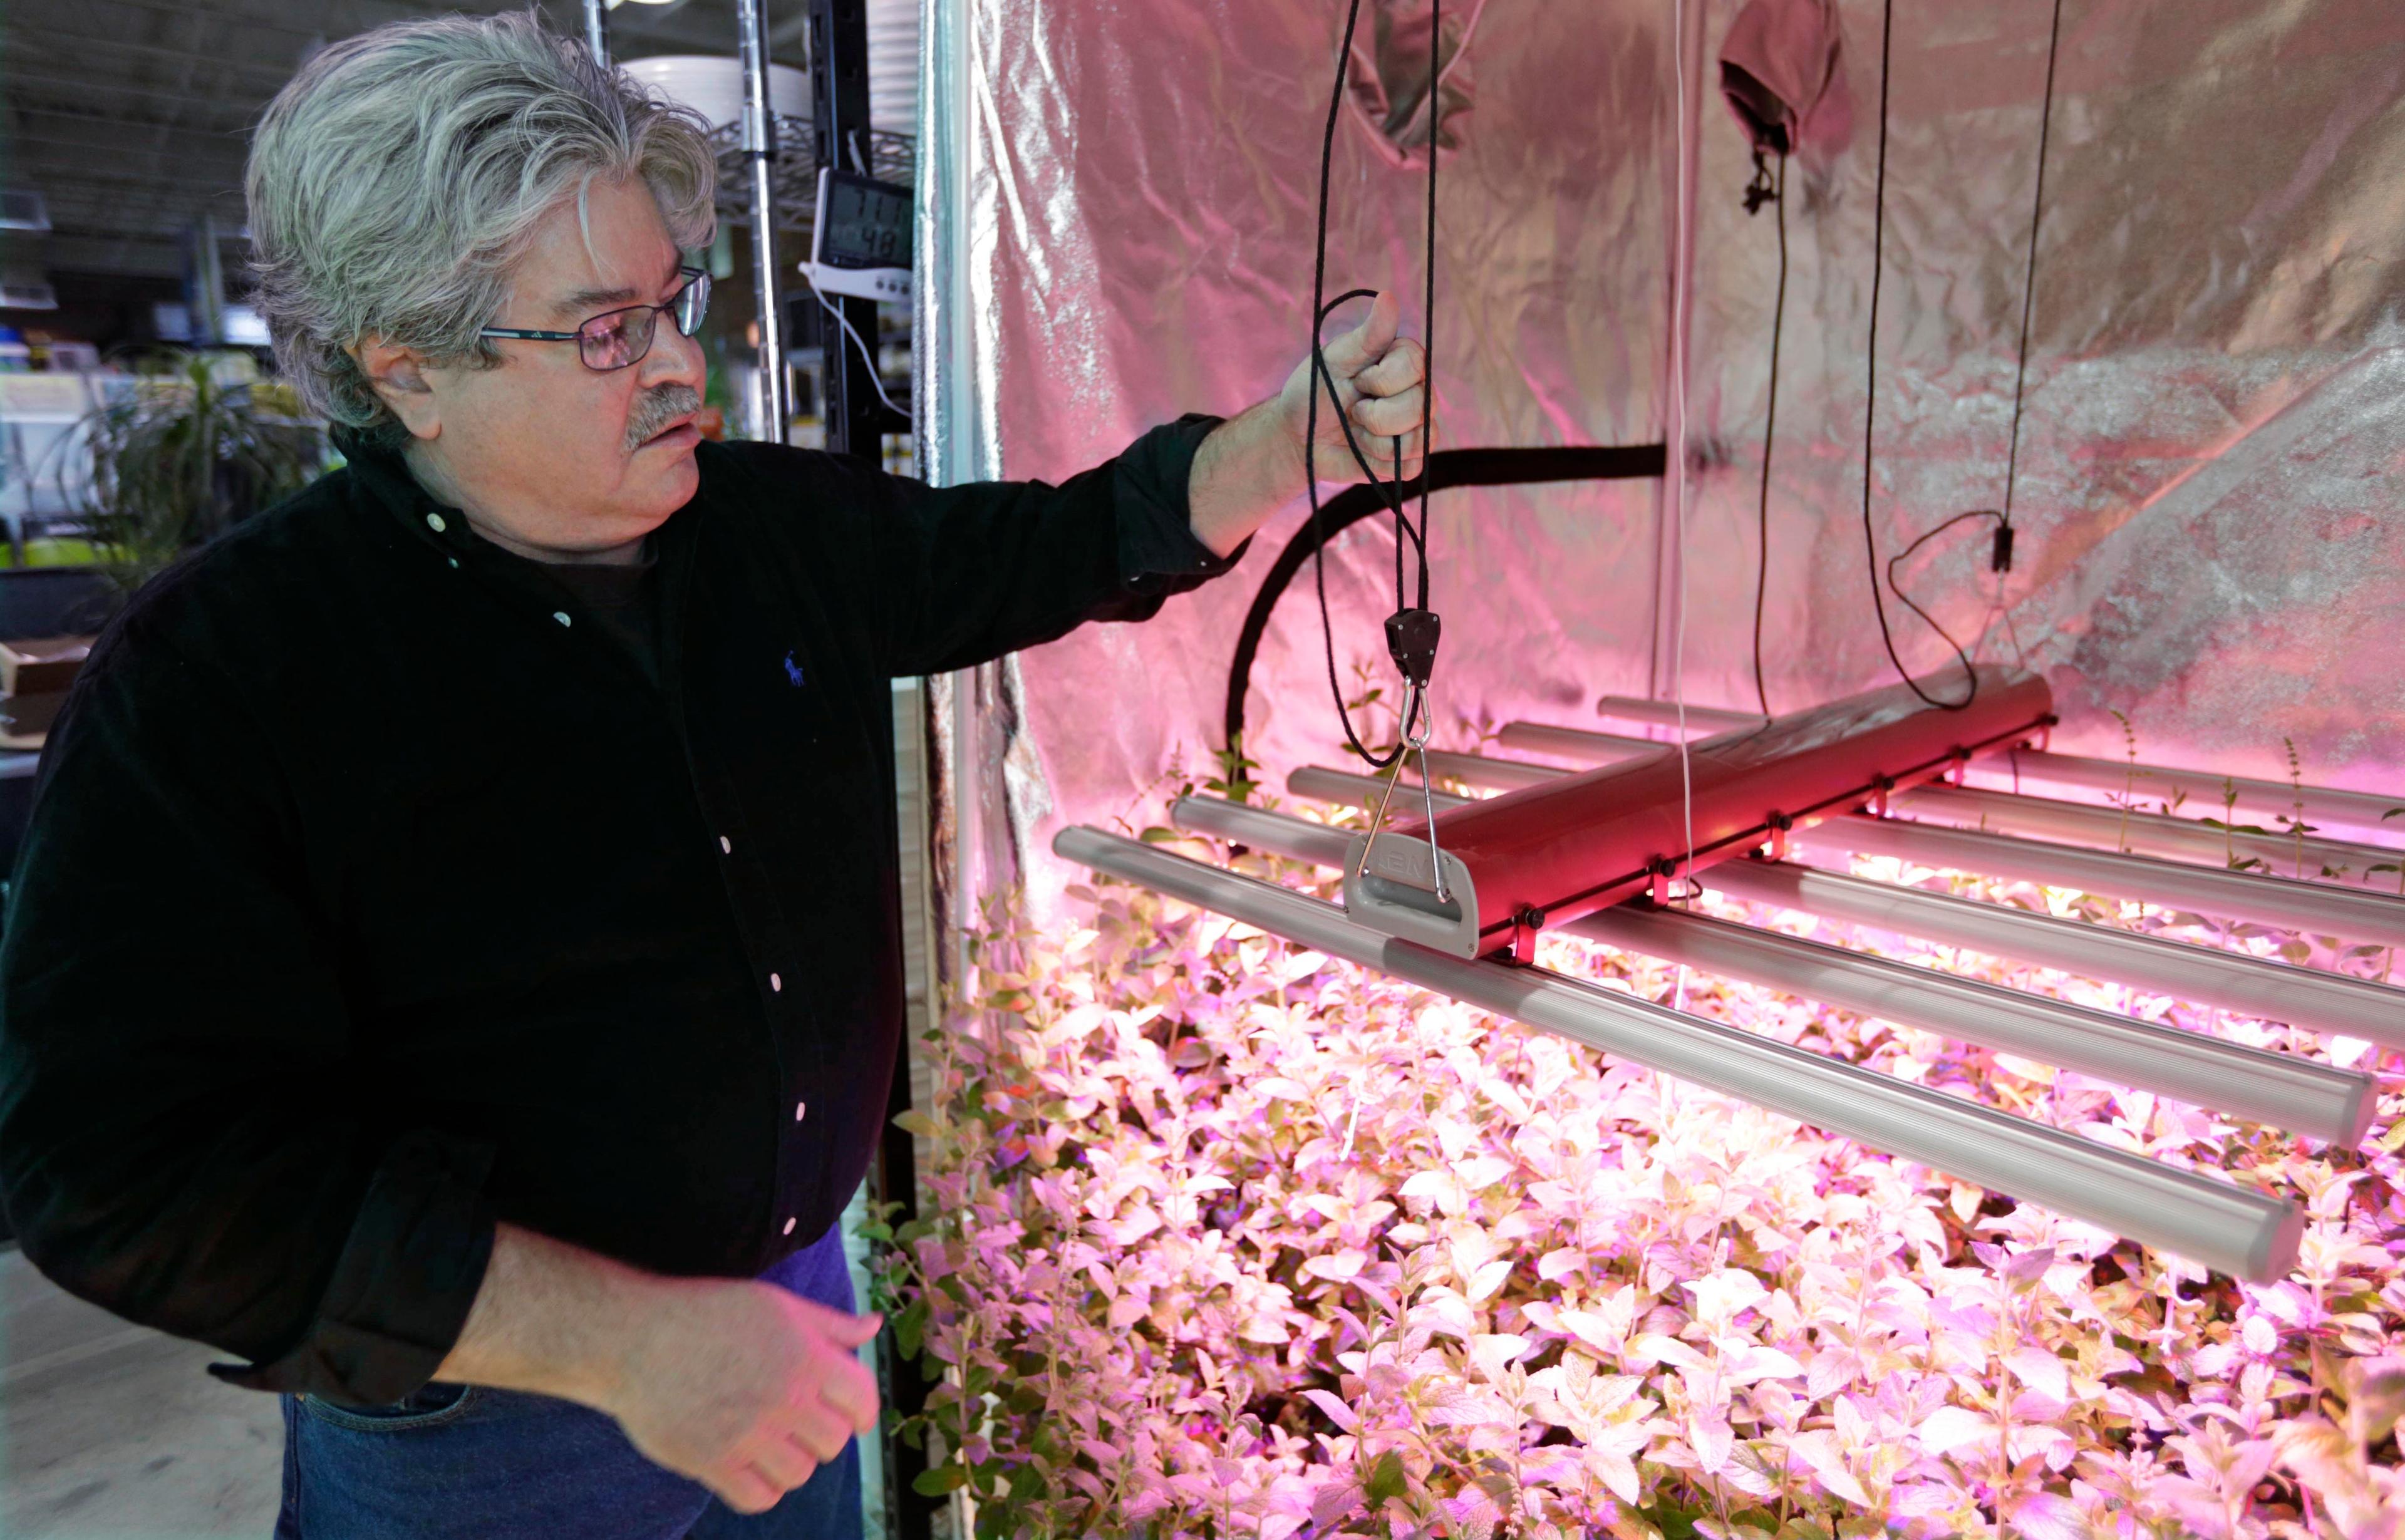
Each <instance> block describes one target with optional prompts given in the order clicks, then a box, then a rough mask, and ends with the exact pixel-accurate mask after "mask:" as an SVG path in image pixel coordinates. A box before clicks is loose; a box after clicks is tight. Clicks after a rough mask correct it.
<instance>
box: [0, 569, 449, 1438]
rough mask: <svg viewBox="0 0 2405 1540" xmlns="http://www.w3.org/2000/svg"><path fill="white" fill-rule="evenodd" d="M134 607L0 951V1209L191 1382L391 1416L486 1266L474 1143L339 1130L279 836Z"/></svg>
mask: <svg viewBox="0 0 2405 1540" xmlns="http://www.w3.org/2000/svg"><path fill="white" fill-rule="evenodd" d="M161 609H168V610H172V609H173V606H172V604H168V605H163V606H156V607H142V606H137V608H136V609H135V610H134V613H133V614H132V615H131V616H129V618H128V621H127V622H126V623H123V624H121V625H120V627H119V628H118V630H117V631H116V632H115V633H114V634H113V635H111V636H110V637H106V638H105V640H104V643H103V645H102V647H101V648H99V649H97V650H96V651H95V652H94V655H93V658H92V661H91V664H90V665H88V666H87V668H86V670H85V673H84V675H83V677H82V678H81V679H78V680H77V687H76V691H75V693H74V695H73V697H72V698H71V700H70V702H69V704H68V707H67V708H66V710H65V712H64V713H63V717H62V720H61V721H60V723H59V725H58V727H57V729H56V730H55V731H54V732H53V734H52V735H51V739H50V746H49V751H48V752H47V754H46V755H45V758H44V762H43V765H42V773H41V780H40V784H39V785H38V787H37V789H36V791H35V810H34V817H33V821H32V826H31V828H30V829H29V831H28V834H27V838H26V841H25V844H24V846H23V847H22V849H21V853H20V856H19V860H18V865H17V870H16V873H15V880H14V883H13V885H12V892H11V895H10V902H9V910H8V914H7V934H6V938H5V941H0V1200H5V1202H6V1205H7V1215H8V1219H9V1221H10V1223H11V1224H12V1225H14V1226H15V1228H16V1230H17V1232H18V1234H19V1236H20V1237H21V1241H22V1245H23V1249H24V1252H25V1254H26V1256H27V1257H28V1258H29V1259H30V1260H31V1261H32V1262H33V1263H34V1265H35V1267H38V1268H39V1269H40V1270H41V1271H42V1272H43V1273H45V1274H47V1275H48V1276H49V1277H50V1278H51V1279H52V1280H54V1281H57V1282H58V1283H59V1284H60V1285H61V1286H62V1287H63V1288H65V1289H66V1290H68V1291H69V1292H70V1293H73V1294H75V1295H80V1296H81V1297H83V1298H85V1299H88V1300H91V1301H92V1302H93V1303H95V1304H98V1305H101V1306H103V1307H105V1309H109V1310H112V1311H114V1312H115V1313H117V1314H118V1315H120V1316H122V1317H124V1318H125V1319H127V1320H129V1321H134V1322H136V1323H141V1324H144V1325H148V1326H154V1327H157V1328H159V1329H161V1330H162V1331H167V1332H171V1333H174V1334H176V1335H177V1336H180V1337H191V1338H195V1339H197V1340H200V1341H203V1342H206V1343H209V1344H211V1345H213V1346H216V1347H218V1348H220V1349H223V1350H225V1351H228V1352H231V1353H234V1354H238V1355H240V1356H241V1357H242V1358H244V1359H246V1360H247V1361H248V1362H247V1363H246V1364H244V1365H214V1366H213V1368H212V1372H214V1373H218V1374H219V1375H220V1376H221V1377H222V1378H224V1379H230V1380H232V1381H233V1382H235V1383H237V1384H242V1385H246V1386H249V1387H252V1388H255V1389H260V1390H276V1391H291V1392H306V1393H311V1394H315V1395H319V1396H322V1397H325V1398H327V1399H329V1400H333V1401H337V1402H344V1403H348V1404H352V1405H378V1404H383V1403H387V1402H391V1401H396V1400H399V1399H401V1397H402V1396H404V1395H406V1394H408V1393H410V1392H411V1391H413V1390H415V1388H416V1387H417V1386H419V1385H421V1384H423V1383H424V1382H425V1381H426V1380H427V1379H429V1378H430V1377H431V1376H432V1374H433V1372H434V1369H435V1368H436V1366H437V1365H440V1364H441V1363H442V1361H443V1358H444V1356H445V1355H446V1354H447V1353H448V1352H449V1351H450V1349H451V1347H452V1346H453V1345H454V1344H455V1343H456V1341H457V1337H458V1334H459V1330H460V1327H461V1325H462V1324H463V1323H465V1321H466V1319H467V1313H468V1309H469V1307H470V1306H471V1304H472V1303H473V1301H474V1298H475V1295H476V1291H477V1289H478V1287H479V1286H480V1285H481V1283H482V1281H483V1278H484V1271H485V1262H486V1260H487V1259H488V1257H489V1256H490V1254H491V1250H492V1238H493V1216H492V1214H491V1212H490V1211H489V1209H488V1207H487V1205H486V1201H485V1196H484V1184H485V1175H486V1172H487V1169H488V1168H489V1167H490V1165H491V1162H492V1159H493V1155H494V1150H493V1148H492V1146H491V1144H490V1142H489V1141H485V1140H481V1139H478V1138H474V1137H471V1136H469V1135H465V1134H461V1133H457V1132H454V1131H449V1130H445V1129H442V1128H439V1127H428V1128H407V1127H403V1128H399V1129H396V1128H394V1127H390V1125H389V1122H388V1120H385V1119H375V1118H370V1117H367V1116H363V1115H362V1114H361V1113H360V1112H359V1108H360V1107H361V1106H362V1104H363V1098H362V1097H361V1095H360V1086H361V1080H360V1075H361V1064H360V1060H359V1056H358V1054H357V1052H356V1047H357V1045H356V1044H355V1043H354V1042H353V1040H352V1026H353V1024H352V1018H351V1015H350V1012H349V1011H348V1009H347V1008H346V1006H345V999H344V995H343V991H342V987H341V984H340V979H339V969H340V959H339V957H338V955H337V947H336V945H335V943H334V939H333V936H332V934H331V928H330V927H329V925H328V924H327V922H326V921H325V919H324V917H323V916H322V915H320V914H318V913H316V907H315V906H314V905H313V904H312V903H311V902H310V901H309V898H308V896H307V894H308V885H307V881H306V862H305V858H304V853H303V848H302V839H301V837H300V833H299V819H298V817H297V815H296V811H295V809H294V807H293V806H292V805H291V798H290V795H289V793H288V790H287V788H286V784H285V781H284V778H283V777H282V776H281V774H280V773H279V770H278V767H277V763H276V761H275V758H274V754H273V753H272V752H270V751H269V750H268V749H267V748H266V747H265V740H264V737H263V735H261V734H260V732H259V730H258V727H257V724H256V723H255V722H253V721H248V720H246V717H245V714H244V712H243V709H242V705H241V701H240V696H239V692H238V691H237V690H236V689H235V688H234V687H233V686H232V681H231V679H230V677H228V676H227V675H226V674H225V673H224V672H223V671H222V670H219V669H215V668H212V667H211V666H208V665H207V664H206V663H205V662H196V661H195V657H194V655H193V652H192V651H190V650H188V649H186V648H185V647H183V646H182V645H180V644H179V642H178V640H177V639H176V637H174V636H173V635H172V631H171V629H170V628H169V627H167V626H165V625H163V624H158V623H154V621H155V619H156V616H157V614H158V612H159V610H161Z"/></svg>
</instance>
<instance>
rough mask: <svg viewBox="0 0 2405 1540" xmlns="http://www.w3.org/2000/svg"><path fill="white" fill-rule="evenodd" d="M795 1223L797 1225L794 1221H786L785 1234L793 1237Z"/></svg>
mask: <svg viewBox="0 0 2405 1540" xmlns="http://www.w3.org/2000/svg"><path fill="white" fill-rule="evenodd" d="M794 1223H795V1222H794V1221H793V1220H790V1219H789V1220H787V1221H785V1233H786V1234H787V1235H791V1234H793V1233H794Z"/></svg>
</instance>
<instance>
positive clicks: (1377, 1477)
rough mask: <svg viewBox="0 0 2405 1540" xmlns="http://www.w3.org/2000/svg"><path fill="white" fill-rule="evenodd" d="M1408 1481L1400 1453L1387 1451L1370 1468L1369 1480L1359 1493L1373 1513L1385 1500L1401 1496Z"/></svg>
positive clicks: (1399, 1451)
mask: <svg viewBox="0 0 2405 1540" xmlns="http://www.w3.org/2000/svg"><path fill="white" fill-rule="evenodd" d="M1408 1480H1409V1477H1408V1474H1407V1473H1406V1472H1405V1471H1404V1469H1403V1456H1402V1451H1401V1450H1399V1449H1388V1450H1387V1451H1386V1452H1385V1453H1384V1454H1382V1455H1380V1456H1378V1463H1376V1464H1374V1465H1372V1466H1371V1467H1370V1479H1369V1481H1368V1482H1367V1483H1365V1484H1364V1485H1363V1487H1362V1489H1361V1491H1362V1493H1363V1494H1364V1495H1365V1496H1367V1497H1368V1498H1369V1500H1370V1507H1371V1510H1372V1511H1373V1512H1374V1511H1375V1510H1376V1509H1378V1508H1380V1507H1382V1506H1384V1505H1385V1501H1386V1499H1387V1498H1389V1497H1400V1496H1401V1495H1403V1488H1404V1486H1405V1485H1406V1483H1407V1482H1408Z"/></svg>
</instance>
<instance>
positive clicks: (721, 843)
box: [718, 834, 735, 856]
mask: <svg viewBox="0 0 2405 1540" xmlns="http://www.w3.org/2000/svg"><path fill="white" fill-rule="evenodd" d="M718 851H719V854H721V855H725V856H731V855H733V854H734V853H735V842H734V841H733V840H730V839H728V838H727V837H726V836H725V835H724V834H721V835H719V836H718Z"/></svg>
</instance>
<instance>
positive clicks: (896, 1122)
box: [893, 1107, 944, 1139]
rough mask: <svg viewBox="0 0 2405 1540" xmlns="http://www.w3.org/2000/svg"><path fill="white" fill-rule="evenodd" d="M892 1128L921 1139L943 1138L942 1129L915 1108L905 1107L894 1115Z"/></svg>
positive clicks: (932, 1119)
mask: <svg viewBox="0 0 2405 1540" xmlns="http://www.w3.org/2000/svg"><path fill="white" fill-rule="evenodd" d="M893 1127H897V1128H899V1129H901V1130H902V1131H903V1132H904V1133H907V1134H916V1135H918V1136H919V1137H920V1138H921V1139H941V1138H942V1137H943V1136H944V1130H943V1128H942V1127H941V1126H940V1125H938V1124H937V1123H936V1122H935V1119H934V1118H932V1117H929V1116H928V1115H927V1114H926V1113H922V1112H921V1111H920V1110H919V1109H918V1108H916V1107H905V1108H904V1109H903V1110H902V1111H900V1112H898V1113H894V1114H893Z"/></svg>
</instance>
